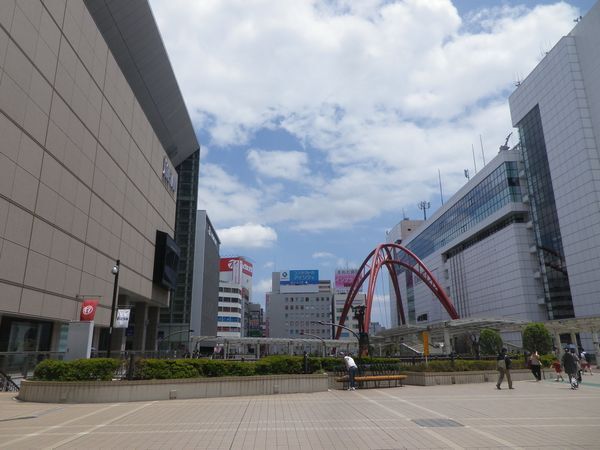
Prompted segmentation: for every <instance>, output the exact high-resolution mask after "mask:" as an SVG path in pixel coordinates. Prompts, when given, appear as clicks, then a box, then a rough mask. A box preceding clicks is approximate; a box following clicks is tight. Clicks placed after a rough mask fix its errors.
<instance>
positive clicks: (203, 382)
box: [19, 374, 328, 403]
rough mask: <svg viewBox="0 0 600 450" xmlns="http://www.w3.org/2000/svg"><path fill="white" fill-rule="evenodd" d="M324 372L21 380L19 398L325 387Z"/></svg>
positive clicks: (146, 397) (115, 398)
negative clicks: (151, 378)
mask: <svg viewBox="0 0 600 450" xmlns="http://www.w3.org/2000/svg"><path fill="white" fill-rule="evenodd" d="M327 387H328V379H327V375H325V374H321V375H264V376H254V377H219V378H192V379H181V380H141V381H94V382H58V381H23V382H21V390H20V392H19V400H22V401H26V402H40V403H112V402H136V401H152V400H170V399H171V400H172V399H182V398H207V397H233V396H246V395H269V394H293V393H299V392H324V391H327Z"/></svg>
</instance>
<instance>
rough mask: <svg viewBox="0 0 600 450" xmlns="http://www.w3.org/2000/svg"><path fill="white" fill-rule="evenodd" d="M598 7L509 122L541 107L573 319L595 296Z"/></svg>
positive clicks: (599, 244) (537, 74)
mask: <svg viewBox="0 0 600 450" xmlns="http://www.w3.org/2000/svg"><path fill="white" fill-rule="evenodd" d="M598 27H600V4H596V5H595V6H594V7H593V8H592V10H591V11H590V13H588V15H586V17H584V20H583V21H581V23H579V24H578V25H577V27H576V28H575V30H574V31H573V32H572V33H571V34H570V35H569V36H567V37H564V38H563V39H561V40H560V41H559V42H558V44H557V45H556V46H555V47H554V48H553V49H552V50H551V51H550V52H549V54H548V55H547V56H546V57H545V58H544V59H543V60H542V61H541V62H540V64H539V65H538V66H537V67H536V68H535V69H534V70H533V71H532V73H531V74H530V75H529V76H528V77H527V78H526V79H525V80H524V82H523V83H522V84H521V86H520V87H519V88H518V89H517V90H516V91H515V92H514V93H513V94H512V96H511V98H510V107H511V114H512V119H513V124H517V123H519V122H520V120H521V119H522V118H523V117H524V116H525V115H526V114H527V113H528V112H529V111H531V109H532V108H534V107H535V106H536V104H537V105H539V109H540V115H541V120H542V127H543V132H544V140H545V143H546V151H547V155H548V163H549V167H550V172H551V176H552V187H553V190H554V196H555V199H556V209H557V214H558V220H559V224H560V232H561V237H562V242H563V246H564V253H565V259H566V266H567V271H568V275H569V283H570V287H571V295H572V299H573V307H574V310H575V316H576V317H583V316H591V315H598V314H599V313H600V310H599V308H598V292H600V278H598V273H599V272H600V227H599V226H598V224H599V223H600V145H599V142H600V135H599V133H600V104H599V103H598V101H599V100H600V96H599V95H598V91H600V77H599V74H600V53H599V52H598V49H599V48H600V35H599V34H598Z"/></svg>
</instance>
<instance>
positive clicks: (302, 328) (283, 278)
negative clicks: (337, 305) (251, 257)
mask: <svg viewBox="0 0 600 450" xmlns="http://www.w3.org/2000/svg"><path fill="white" fill-rule="evenodd" d="M296 273H297V274H298V278H297V280H298V281H297V282H296V281H294V274H296ZM333 294H334V293H333V290H332V288H331V281H330V280H319V272H318V271H317V270H298V271H294V270H290V271H282V272H273V273H272V284H271V292H268V293H267V294H266V316H267V317H266V324H265V327H266V334H267V337H272V338H300V337H302V336H304V335H306V336H308V337H310V335H312V336H317V337H320V338H322V339H331V338H332V337H333V327H332V326H331V325H330V323H331V321H332V318H333V311H332V309H333V306H332V305H333ZM319 322H323V323H319Z"/></svg>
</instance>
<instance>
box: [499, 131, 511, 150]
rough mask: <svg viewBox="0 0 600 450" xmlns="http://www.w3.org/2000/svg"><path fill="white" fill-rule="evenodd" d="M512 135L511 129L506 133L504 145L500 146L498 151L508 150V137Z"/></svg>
mask: <svg viewBox="0 0 600 450" xmlns="http://www.w3.org/2000/svg"><path fill="white" fill-rule="evenodd" d="M511 136H512V131H511V132H510V133H508V136H506V141H504V145H501V146H500V151H501V152H502V151H506V150H508V149H509V148H510V147H509V146H508V140H509V139H510V137H511Z"/></svg>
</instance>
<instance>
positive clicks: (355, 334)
mask: <svg viewBox="0 0 600 450" xmlns="http://www.w3.org/2000/svg"><path fill="white" fill-rule="evenodd" d="M316 323H318V324H319V325H329V326H332V327H338V328H343V329H344V330H348V331H349V332H350V333H352V334H353V335H354V337H355V338H356V340H357V341H358V349H359V352H360V342H361V340H360V336H359V335H358V334H357V333H356V332H355V331H354V330H353V329H351V328H348V327H346V326H344V325H339V324H337V323H333V322H324V321H322V320H318V321H316Z"/></svg>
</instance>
